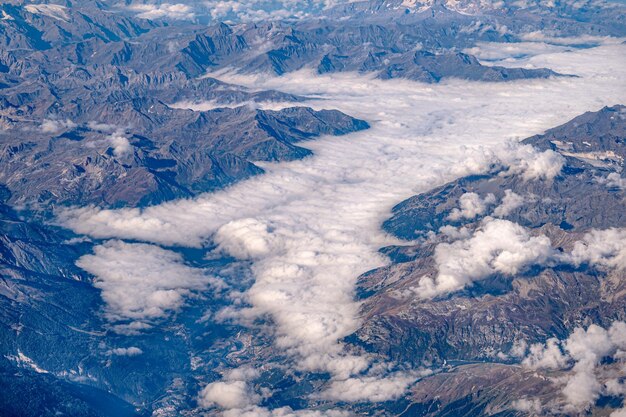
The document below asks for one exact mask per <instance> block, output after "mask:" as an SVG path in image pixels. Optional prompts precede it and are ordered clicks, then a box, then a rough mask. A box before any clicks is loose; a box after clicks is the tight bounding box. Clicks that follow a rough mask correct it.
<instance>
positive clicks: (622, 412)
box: [609, 407, 626, 417]
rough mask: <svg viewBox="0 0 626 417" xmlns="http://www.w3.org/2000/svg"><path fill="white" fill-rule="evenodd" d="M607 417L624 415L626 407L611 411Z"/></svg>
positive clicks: (624, 416) (625, 415) (621, 416)
mask: <svg viewBox="0 0 626 417" xmlns="http://www.w3.org/2000/svg"><path fill="white" fill-rule="evenodd" d="M609 417H626V407H623V408H620V409H619V410H615V411H613V412H612V413H611V415H610V416H609Z"/></svg>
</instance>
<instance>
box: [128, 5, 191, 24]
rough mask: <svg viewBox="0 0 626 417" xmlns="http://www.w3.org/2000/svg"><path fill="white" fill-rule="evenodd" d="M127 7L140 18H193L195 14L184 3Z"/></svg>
mask: <svg viewBox="0 0 626 417" xmlns="http://www.w3.org/2000/svg"><path fill="white" fill-rule="evenodd" d="M127 7H128V9H130V10H131V11H133V12H135V13H137V17H139V18H141V19H151V20H155V19H173V20H193V19H194V18H195V16H196V14H195V12H194V9H193V8H192V7H191V6H189V5H187V4H184V3H161V4H131V5H129V6H127Z"/></svg>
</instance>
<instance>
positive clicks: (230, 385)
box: [198, 367, 261, 409]
mask: <svg viewBox="0 0 626 417" xmlns="http://www.w3.org/2000/svg"><path fill="white" fill-rule="evenodd" d="M258 377H259V372H258V371H257V370H256V369H253V368H249V367H241V368H236V369H232V370H230V371H228V372H226V373H225V374H224V377H223V380H222V381H217V382H212V383H210V384H208V385H206V386H205V387H204V388H203V389H202V391H200V393H199V394H198V404H199V405H200V407H202V408H211V407H216V406H217V407H220V408H224V409H233V408H234V409H244V408H246V407H249V406H253V405H255V404H256V403H258V402H259V401H260V400H261V396H260V395H258V394H256V393H255V392H254V391H253V390H252V388H251V387H250V384H249V381H251V380H253V379H255V378H258Z"/></svg>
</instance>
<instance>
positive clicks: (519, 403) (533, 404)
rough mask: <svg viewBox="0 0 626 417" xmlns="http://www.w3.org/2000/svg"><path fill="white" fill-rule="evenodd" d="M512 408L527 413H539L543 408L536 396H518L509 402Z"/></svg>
mask: <svg viewBox="0 0 626 417" xmlns="http://www.w3.org/2000/svg"><path fill="white" fill-rule="evenodd" d="M511 408H512V409H513V410H517V411H522V412H524V413H529V414H540V413H541V411H542V410H543V407H542V406H541V401H539V399H537V398H520V399H519V400H515V401H513V403H512V404H511Z"/></svg>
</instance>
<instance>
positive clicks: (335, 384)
mask: <svg viewBox="0 0 626 417" xmlns="http://www.w3.org/2000/svg"><path fill="white" fill-rule="evenodd" d="M416 379H417V377H416V375H413V374H410V373H398V374H395V375H390V376H387V377H379V376H369V377H368V376H364V377H359V378H348V379H344V380H335V381H331V382H330V384H329V386H328V388H327V389H326V390H325V391H324V392H323V393H322V394H321V398H323V399H327V400H335V401H347V402H362V401H367V402H378V401H390V400H395V399H397V398H399V397H400V396H402V395H403V394H404V393H405V392H406V390H407V389H408V388H409V386H410V385H411V384H413V383H414V382H415V381H416Z"/></svg>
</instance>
